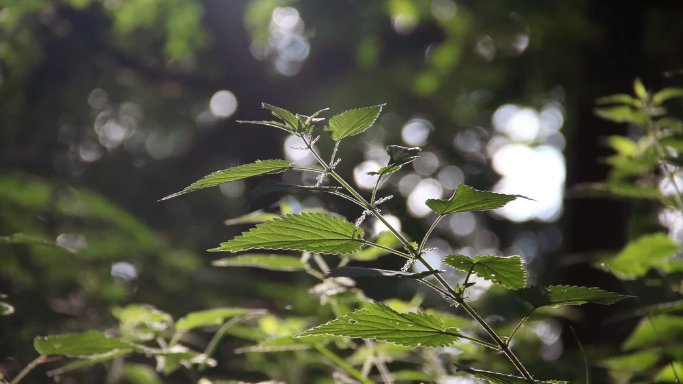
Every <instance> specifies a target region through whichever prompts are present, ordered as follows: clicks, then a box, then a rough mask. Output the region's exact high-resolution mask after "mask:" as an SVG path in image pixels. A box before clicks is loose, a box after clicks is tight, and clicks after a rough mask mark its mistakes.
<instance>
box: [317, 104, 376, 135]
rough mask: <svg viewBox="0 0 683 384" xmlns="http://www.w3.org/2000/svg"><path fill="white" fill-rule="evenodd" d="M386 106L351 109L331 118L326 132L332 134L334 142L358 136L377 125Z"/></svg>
mask: <svg viewBox="0 0 683 384" xmlns="http://www.w3.org/2000/svg"><path fill="white" fill-rule="evenodd" d="M382 107H384V104H380V105H375V106H373V107H364V108H356V109H349V110H348V111H344V112H342V113H340V114H338V115H334V116H332V117H331V118H330V120H329V122H328V126H327V127H326V128H325V130H326V131H328V132H330V135H332V139H333V140H334V141H341V140H342V139H344V138H346V137H349V136H354V135H358V134H359V133H363V132H365V131H366V130H367V129H368V128H370V127H372V125H373V124H375V121H376V120H377V118H378V117H379V114H380V113H381V112H382Z"/></svg>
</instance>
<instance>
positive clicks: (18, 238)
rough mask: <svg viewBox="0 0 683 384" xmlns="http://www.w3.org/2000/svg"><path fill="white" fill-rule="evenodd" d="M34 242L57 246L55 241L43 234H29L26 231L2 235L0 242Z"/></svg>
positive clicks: (35, 243)
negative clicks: (44, 236)
mask: <svg viewBox="0 0 683 384" xmlns="http://www.w3.org/2000/svg"><path fill="white" fill-rule="evenodd" d="M2 243H5V244H34V245H47V246H52V247H56V246H57V244H55V242H54V241H50V240H47V239H45V238H43V237H41V236H35V235H27V234H24V233H14V234H11V235H9V236H0V244H2Z"/></svg>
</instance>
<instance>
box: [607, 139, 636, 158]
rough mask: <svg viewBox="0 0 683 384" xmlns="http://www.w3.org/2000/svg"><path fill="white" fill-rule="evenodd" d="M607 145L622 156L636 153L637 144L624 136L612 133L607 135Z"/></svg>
mask: <svg viewBox="0 0 683 384" xmlns="http://www.w3.org/2000/svg"><path fill="white" fill-rule="evenodd" d="M607 145H608V146H609V147H610V148H612V149H614V150H615V151H616V152H617V153H619V154H620V155H624V156H635V155H637V154H638V144H637V143H636V142H634V141H633V140H631V139H630V138H628V137H626V136H620V135H612V136H609V137H607Z"/></svg>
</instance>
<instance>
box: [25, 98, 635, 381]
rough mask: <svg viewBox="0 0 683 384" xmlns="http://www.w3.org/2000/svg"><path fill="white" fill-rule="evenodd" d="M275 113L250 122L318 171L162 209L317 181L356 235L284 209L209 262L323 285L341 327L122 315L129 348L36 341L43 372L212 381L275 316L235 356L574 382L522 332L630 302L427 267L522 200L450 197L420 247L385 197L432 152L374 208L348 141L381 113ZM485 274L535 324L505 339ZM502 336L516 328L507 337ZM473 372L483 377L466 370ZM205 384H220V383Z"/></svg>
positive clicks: (376, 109)
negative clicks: (226, 353)
mask: <svg viewBox="0 0 683 384" xmlns="http://www.w3.org/2000/svg"><path fill="white" fill-rule="evenodd" d="M263 106H264V108H266V109H267V110H269V111H270V112H271V113H272V115H273V116H274V117H275V119H274V120H269V121H249V122H244V123H250V124H259V125H265V126H270V127H274V128H277V129H279V130H282V131H284V132H287V133H288V134H292V135H295V136H297V137H298V138H300V139H301V140H302V142H303V143H304V148H302V150H306V151H309V152H310V153H311V154H312V156H313V157H314V158H315V160H316V162H317V166H306V167H304V166H299V165H296V164H293V163H292V162H290V161H286V160H279V159H275V160H258V161H256V162H253V163H250V164H244V165H240V166H237V167H233V168H230V169H226V170H222V171H218V172H215V173H212V174H210V175H208V176H206V177H204V178H202V179H200V180H198V181H196V182H194V183H192V184H191V185H189V186H188V187H186V188H185V189H183V190H182V191H180V192H178V193H174V194H172V195H169V196H167V197H165V198H163V199H162V200H167V199H171V198H175V197H178V196H180V195H183V194H186V193H190V192H194V191H198V190H201V189H204V188H209V187H214V186H218V185H220V184H222V183H228V182H232V181H236V180H242V179H246V178H250V177H255V176H260V175H272V174H278V173H282V172H286V171H297V172H312V173H315V174H317V178H316V180H317V182H316V184H315V185H311V186H298V189H303V190H304V191H309V190H310V191H312V192H316V193H326V194H330V195H332V196H335V197H337V198H340V199H344V200H346V201H348V202H350V203H352V204H353V205H355V206H357V207H358V211H357V213H356V214H355V217H357V219H356V220H355V222H353V221H348V220H347V219H346V218H345V217H344V216H343V215H339V214H334V213H332V212H329V211H325V210H321V209H317V210H309V211H302V212H299V213H291V210H290V209H289V208H287V207H286V206H285V208H283V209H282V211H283V214H282V215H274V214H270V213H262V212H261V213H256V214H250V215H247V216H244V217H240V218H237V219H234V220H231V223H238V224H245V223H249V224H256V225H255V227H253V228H252V229H250V230H249V231H246V232H244V233H242V234H241V235H239V236H237V237H235V238H233V239H232V240H229V241H227V242H224V243H221V244H220V245H219V246H218V247H216V248H214V249H211V250H210V251H212V252H229V253H236V255H232V256H230V257H227V258H223V259H220V260H217V261H215V262H214V265H216V266H220V267H257V268H265V269H270V270H278V271H303V272H305V273H308V274H309V275H311V276H313V277H314V278H316V279H318V280H319V283H318V284H317V285H315V286H314V287H313V288H312V289H311V290H310V291H309V292H311V293H312V294H313V295H316V296H318V297H319V298H320V303H321V305H324V306H327V307H329V309H330V310H331V312H332V313H334V314H335V315H336V319H332V320H330V321H329V322H327V323H324V324H320V325H318V326H313V327H311V326H312V324H310V322H308V323H307V322H305V321H291V322H287V321H286V319H285V320H277V319H278V317H277V316H274V315H272V314H266V313H264V312H263V311H260V310H246V309H239V308H237V309H236V308H219V309H214V310H208V311H202V312H197V313H193V314H189V315H187V316H186V317H184V318H182V319H180V320H178V321H175V322H174V321H173V319H171V318H170V316H168V315H167V314H165V313H163V312H161V311H158V310H156V309H153V308H150V307H146V306H133V307H127V308H123V309H120V312H119V314H118V317H119V320H120V321H121V324H122V325H121V327H120V330H119V332H118V334H117V335H116V336H111V335H105V334H104V333H101V332H95V331H91V332H88V333H84V334H68V335H55V336H48V337H41V338H37V339H36V342H35V347H36V349H37V351H38V352H39V353H41V356H42V357H41V358H39V359H43V360H42V361H44V359H46V358H47V356H54V355H58V356H69V357H77V358H80V360H79V361H77V362H75V363H72V364H76V365H79V366H81V365H90V364H94V363H97V362H101V361H103V360H107V359H110V358H111V357H112V356H113V357H121V356H123V355H128V354H131V353H141V354H145V355H153V356H155V357H156V359H157V371H160V372H162V373H168V372H172V371H173V370H174V369H176V368H178V367H179V366H181V365H184V366H194V367H195V368H196V367H197V366H199V369H201V368H203V367H205V366H206V365H211V364H216V361H214V360H213V359H212V354H213V352H214V351H215V348H216V345H217V344H218V343H219V342H220V340H221V339H222V337H223V336H225V335H227V334H233V335H235V336H240V337H245V335H247V334H250V333H249V332H245V331H244V328H239V329H242V331H239V332H238V331H237V330H238V327H237V323H238V322H239V323H241V324H240V326H242V327H246V328H249V327H252V328H258V327H259V325H258V324H259V321H249V320H252V319H257V318H259V317H261V318H266V317H269V318H270V319H271V320H272V321H274V322H276V323H277V324H279V326H280V328H281V329H282V328H286V330H285V331H283V332H279V333H276V334H274V333H271V334H266V333H264V332H261V333H258V332H257V333H256V335H257V337H254V338H252V339H253V340H254V341H256V344H254V345H252V346H247V347H244V348H240V349H239V350H238V351H236V352H241V353H264V352H265V353H268V352H282V351H292V352H291V353H295V352H293V351H296V352H300V351H302V350H307V351H313V352H314V353H316V355H317V356H322V357H324V359H326V361H327V362H328V364H329V363H331V365H332V366H333V367H334V368H333V372H334V374H333V377H334V378H335V381H338V382H361V383H372V382H376V381H381V382H384V383H394V382H396V381H423V382H427V381H437V382H439V381H444V380H445V379H446V378H447V377H452V376H453V375H469V376H472V377H475V378H478V379H481V380H484V381H488V382H491V383H562V382H564V381H557V380H550V381H543V380H538V379H536V378H535V377H534V375H533V374H532V372H530V371H529V369H527V366H526V365H525V363H524V362H523V361H522V360H520V358H519V357H518V352H519V351H516V348H515V344H514V340H515V336H516V335H520V334H522V333H523V332H520V330H522V329H523V328H524V325H525V322H526V320H527V319H529V318H530V316H531V315H532V313H535V312H539V311H536V310H537V309H539V308H542V307H558V306H566V305H580V304H584V303H598V304H605V305H608V304H612V303H614V302H616V301H618V300H621V299H623V298H625V296H622V295H620V294H617V293H613V292H608V291H604V290H601V289H598V288H589V287H578V286H565V285H554V286H547V287H538V286H528V282H527V275H528V274H527V271H526V266H525V263H524V260H523V259H522V258H521V257H520V256H495V255H481V256H475V257H468V256H465V255H461V254H452V255H448V256H446V257H444V258H443V265H445V266H447V267H449V268H452V269H454V270H456V271H460V274H458V276H461V277H462V276H464V277H462V278H461V279H455V278H451V277H450V276H451V275H453V274H452V273H451V274H448V273H445V272H446V271H442V270H439V269H437V268H435V267H434V266H433V265H432V264H430V263H429V262H428V260H427V259H426V258H425V253H426V252H427V251H428V249H426V245H427V244H428V240H429V238H430V236H431V234H432V232H433V231H434V230H435V229H436V227H437V225H438V224H439V223H440V222H441V221H442V220H443V219H444V218H446V217H447V216H449V215H452V214H455V213H458V212H472V211H487V210H492V209H496V208H500V207H502V206H504V205H505V204H507V203H509V202H511V201H513V200H515V199H518V198H523V197H522V196H517V195H506V194H498V193H492V192H486V191H480V190H477V189H475V188H472V187H470V186H467V185H464V184H460V185H459V186H457V188H456V189H455V191H454V193H453V195H452V196H451V197H449V198H447V199H429V200H427V201H426V202H425V204H426V205H427V206H428V207H429V208H430V209H431V210H432V211H433V212H434V214H435V219H434V221H433V222H432V224H431V226H430V227H429V229H428V230H427V231H426V233H425V234H424V236H423V237H422V238H421V239H411V238H409V237H408V236H407V235H406V234H405V233H403V232H402V231H400V230H399V229H397V228H396V227H395V226H394V225H392V222H391V221H390V220H388V219H387V217H386V216H385V213H384V212H383V211H382V209H381V208H380V207H381V204H382V203H383V202H385V201H387V200H388V199H390V198H391V196H380V194H379V192H378V191H379V188H380V186H381V185H382V183H383V182H386V180H387V179H388V178H390V177H391V176H392V174H394V173H395V172H397V171H399V170H400V169H401V168H402V167H403V166H405V165H407V164H409V163H411V162H412V161H413V160H415V159H416V158H417V157H418V156H419V155H420V151H421V150H420V148H408V147H402V146H398V145H390V146H388V147H387V148H386V152H387V154H388V155H389V161H388V163H387V164H386V166H384V167H381V168H379V169H377V170H376V171H374V172H372V173H371V174H372V175H374V176H376V177H377V181H376V184H375V187H374V188H373V189H372V192H371V193H370V194H369V196H366V195H363V194H361V193H360V192H359V191H358V190H357V189H356V188H355V187H354V186H353V185H352V184H351V183H350V182H349V181H347V180H346V179H345V178H344V177H342V176H341V175H340V174H339V173H338V172H337V170H336V169H337V165H338V164H339V161H340V158H339V157H338V152H339V149H340V147H341V144H342V142H343V141H344V139H347V138H349V137H352V136H355V135H359V134H362V133H363V132H365V131H366V130H368V129H370V128H371V127H372V126H373V125H374V123H375V121H376V120H377V119H378V117H379V115H380V113H381V111H382V107H383V106H382V105H377V106H371V107H366V108H358V109H352V110H348V111H345V112H342V113H340V114H337V115H335V116H332V117H331V118H329V119H327V120H325V119H323V118H321V117H319V116H320V115H321V114H322V113H323V112H325V111H327V110H326V109H324V110H320V111H318V112H316V113H314V114H312V115H310V116H305V115H299V114H294V113H291V112H289V111H287V110H285V109H283V108H279V107H276V106H272V105H268V104H263ZM321 126H322V130H321V129H320V128H321ZM322 136H325V137H328V138H330V139H331V140H332V141H333V150H332V153H331V154H329V155H327V156H323V154H322V153H320V152H319V151H318V149H317V148H316V143H317V141H318V139H320V138H321V137H322ZM368 217H375V218H376V219H377V220H378V221H379V222H381V223H382V224H384V226H385V227H386V230H385V231H384V232H381V233H379V234H376V235H374V236H368V235H366V233H365V231H364V229H363V228H364V225H365V223H364V221H365V219H366V218H368ZM264 251H277V252H276V253H267V252H265V253H264ZM285 251H286V252H285ZM380 256H388V257H396V258H400V259H402V260H404V266H403V268H400V269H397V270H385V269H377V268H367V267H363V264H365V263H367V262H368V261H372V260H375V259H376V258H378V257H380ZM350 264H353V265H350ZM415 264H418V265H419V266H421V270H423V271H422V272H413V269H412V268H411V267H412V266H413V265H415ZM366 265H367V264H366ZM473 275H477V276H478V277H479V278H480V279H485V280H488V281H489V282H490V283H492V284H494V285H496V286H498V287H499V289H501V290H506V291H509V292H508V293H511V294H513V295H514V296H516V297H518V298H519V299H521V300H522V301H524V302H526V303H528V304H527V307H528V311H527V313H526V314H525V315H524V316H522V318H521V319H520V320H519V321H518V322H516V324H514V323H513V324H508V325H509V326H507V327H495V328H494V326H492V325H491V324H490V323H489V321H487V320H486V317H485V316H484V315H483V314H481V313H480V311H479V310H478V309H476V308H475V307H474V306H473V305H472V302H471V300H470V290H471V289H472V286H473V285H475V279H473ZM361 278H366V279H375V278H376V279H380V278H382V279H387V278H396V279H410V280H414V281H416V282H418V283H420V284H422V285H424V286H426V287H428V289H430V290H432V291H434V292H435V293H436V294H437V295H438V296H440V297H443V300H445V301H446V302H447V304H448V307H449V308H451V309H452V311H449V312H446V311H440V310H437V309H434V308H420V306H421V305H420V302H419V300H417V301H415V300H414V301H412V302H410V303H406V302H403V301H400V300H393V299H392V300H388V301H386V302H384V303H382V302H376V301H373V300H370V299H368V298H367V297H366V296H365V295H364V294H363V292H362V291H361V290H360V289H358V288H357V287H355V286H354V279H361ZM476 281H481V280H476ZM458 313H460V314H458ZM462 315H464V316H462ZM150 319H156V320H154V321H151V320H150ZM278 321H279V322H278ZM188 323H189V325H188ZM126 324H128V326H126ZM221 324H222V325H221ZM211 325H213V326H218V325H220V328H219V330H218V332H217V333H216V334H215V336H214V337H213V338H212V340H211V342H210V343H209V345H208V346H207V348H206V349H205V350H204V351H203V352H194V351H193V349H192V348H191V346H190V345H189V344H185V343H184V341H185V337H184V335H185V332H187V331H190V330H195V329H198V328H200V327H206V326H211ZM262 325H263V324H262V323H261V326H262ZM154 326H156V328H154ZM150 328H151V329H150ZM271 328H272V327H271ZM496 328H497V329H496ZM501 329H505V334H503V333H502V332H501ZM141 330H142V331H144V332H142V334H141V333H140V331H141ZM261 331H263V329H261ZM251 334H252V335H253V334H254V333H253V332H252V333H251ZM169 335H170V336H169ZM258 337H260V338H261V339H260V340H259V339H258ZM518 337H519V336H518ZM357 339H361V342H358V341H357ZM150 343H152V344H154V345H150ZM454 348H456V349H457V350H459V351H461V352H460V354H459V355H457V356H458V358H457V360H456V359H454V358H453V356H455V355H456V354H455V353H452V350H453V349H454ZM487 350H488V351H490V353H491V355H488V356H492V355H495V356H500V355H502V356H504V357H505V358H506V360H507V361H508V363H509V365H508V368H507V370H506V371H507V372H505V373H503V372H497V371H490V370H483V369H480V367H473V366H471V365H475V366H476V365H477V362H478V361H479V362H481V364H480V365H483V366H484V367H489V366H491V365H490V364H486V362H485V360H487V359H488V358H487V354H486V352H485V351H487ZM297 356H299V357H300V355H297ZM342 356H344V357H342ZM444 357H445V359H444ZM467 362H471V363H472V364H465V363H467ZM71 367H73V366H67V368H71ZM135 367H136V369H142V368H140V367H139V366H135ZM406 367H407V368H406ZM501 370H505V368H503V369H501ZM63 371H64V369H62V370H61V371H58V372H57V373H62V372H63ZM193 377H199V376H193ZM273 379H281V378H279V377H273ZM202 380H204V381H203V382H205V383H210V382H212V381H210V380H209V379H207V378H203V379H202ZM300 380H305V378H304V379H301V378H300ZM216 382H218V381H216Z"/></svg>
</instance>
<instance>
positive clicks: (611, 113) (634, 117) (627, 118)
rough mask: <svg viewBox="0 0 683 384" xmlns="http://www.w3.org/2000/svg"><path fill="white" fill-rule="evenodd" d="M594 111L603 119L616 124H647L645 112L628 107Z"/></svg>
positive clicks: (596, 109)
mask: <svg viewBox="0 0 683 384" xmlns="http://www.w3.org/2000/svg"><path fill="white" fill-rule="evenodd" d="M593 111H594V112H595V114H596V115H598V116H600V117H602V118H603V119H605V120H610V121H614V122H616V123H634V124H642V123H644V122H645V114H644V113H643V112H641V111H640V110H637V109H633V108H631V107H627V106H616V107H601V108H595V109H594V110H593Z"/></svg>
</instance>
